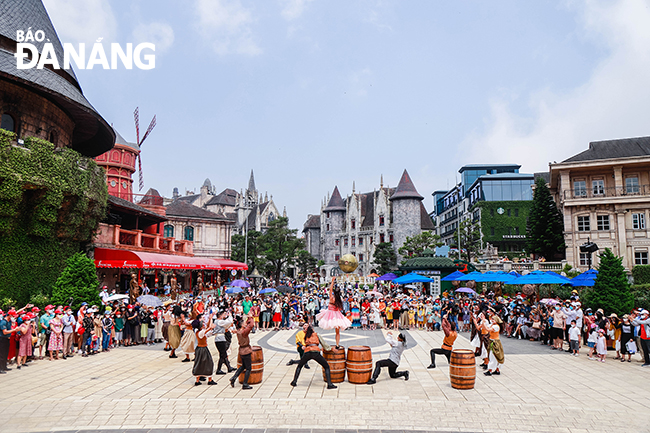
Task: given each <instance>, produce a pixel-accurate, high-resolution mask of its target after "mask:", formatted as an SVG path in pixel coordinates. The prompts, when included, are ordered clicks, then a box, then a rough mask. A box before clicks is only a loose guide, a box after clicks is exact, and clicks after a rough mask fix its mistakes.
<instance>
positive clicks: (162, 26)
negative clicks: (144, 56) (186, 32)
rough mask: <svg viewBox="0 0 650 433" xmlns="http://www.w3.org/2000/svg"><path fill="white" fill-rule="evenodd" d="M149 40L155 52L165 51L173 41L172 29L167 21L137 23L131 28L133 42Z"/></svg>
mask: <svg viewBox="0 0 650 433" xmlns="http://www.w3.org/2000/svg"><path fill="white" fill-rule="evenodd" d="M141 42H151V43H153V44H154V45H156V53H161V52H164V51H166V50H167V49H168V48H169V47H171V46H172V44H173V43H174V29H172V27H171V26H170V25H169V24H167V23H150V24H138V26H137V27H136V28H135V29H133V43H134V45H135V44H139V43H141Z"/></svg>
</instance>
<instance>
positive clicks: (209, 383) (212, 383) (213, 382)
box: [208, 380, 217, 385]
mask: <svg viewBox="0 0 650 433" xmlns="http://www.w3.org/2000/svg"><path fill="white" fill-rule="evenodd" d="M216 384H217V382H215V381H214V380H210V382H208V385H216Z"/></svg>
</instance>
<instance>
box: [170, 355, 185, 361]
mask: <svg viewBox="0 0 650 433" xmlns="http://www.w3.org/2000/svg"><path fill="white" fill-rule="evenodd" d="M170 358H171V356H170ZM181 362H190V358H185V359H184V360H182V361H181Z"/></svg>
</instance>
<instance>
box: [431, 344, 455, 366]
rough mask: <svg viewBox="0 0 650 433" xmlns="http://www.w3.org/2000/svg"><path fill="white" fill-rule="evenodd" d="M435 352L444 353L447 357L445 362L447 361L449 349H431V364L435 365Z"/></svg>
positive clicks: (449, 353)
mask: <svg viewBox="0 0 650 433" xmlns="http://www.w3.org/2000/svg"><path fill="white" fill-rule="evenodd" d="M436 353H437V354H438V355H445V358H447V363H449V358H450V357H451V350H447V349H443V348H442V347H441V348H440V349H431V364H433V365H436Z"/></svg>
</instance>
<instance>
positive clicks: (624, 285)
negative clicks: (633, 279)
mask: <svg viewBox="0 0 650 433" xmlns="http://www.w3.org/2000/svg"><path fill="white" fill-rule="evenodd" d="M599 257H600V264H599V265H598V278H596V283H595V284H594V286H593V288H591V289H587V290H585V291H583V293H582V298H583V300H584V302H585V304H586V305H587V306H588V307H591V308H592V309H593V310H594V311H595V310H596V309H598V308H602V309H603V311H604V312H605V314H607V315H609V314H611V313H616V314H617V315H618V316H619V317H621V316H622V315H624V314H627V313H629V312H630V310H631V309H632V307H633V306H634V296H633V295H632V292H631V290H630V285H629V283H628V281H627V275H626V273H625V268H624V267H623V264H622V262H623V259H622V258H621V257H617V256H616V255H614V253H612V250H610V249H609V248H605V252H604V253H602V254H600V255H599Z"/></svg>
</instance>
